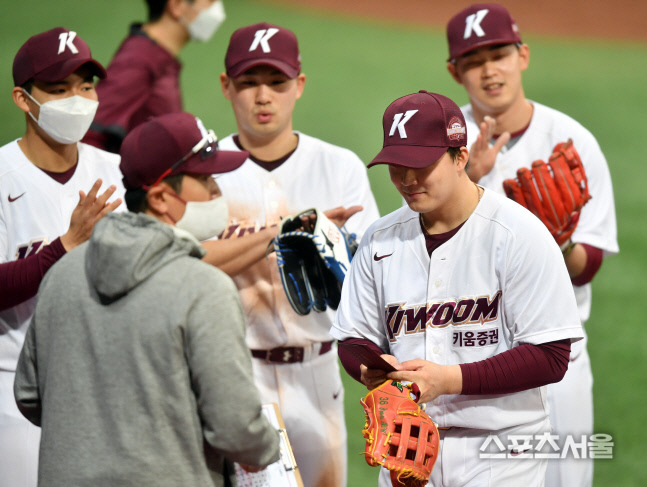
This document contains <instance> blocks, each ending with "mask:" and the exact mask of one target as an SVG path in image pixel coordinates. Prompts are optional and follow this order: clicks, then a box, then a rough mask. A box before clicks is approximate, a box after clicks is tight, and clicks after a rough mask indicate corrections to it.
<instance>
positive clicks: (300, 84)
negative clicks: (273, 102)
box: [297, 73, 306, 100]
mask: <svg viewBox="0 0 647 487" xmlns="http://www.w3.org/2000/svg"><path fill="white" fill-rule="evenodd" d="M305 84H306V75H305V74H303V73H299V75H298V76H297V100H298V99H299V98H301V95H302V94H303V89H304V88H305Z"/></svg>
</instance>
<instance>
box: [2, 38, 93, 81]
mask: <svg viewBox="0 0 647 487" xmlns="http://www.w3.org/2000/svg"><path fill="white" fill-rule="evenodd" d="M84 64H89V65H90V66H91V67H92V68H93V70H94V74H96V75H97V76H98V77H99V78H105V77H106V70H105V69H104V68H103V66H102V65H101V64H100V63H99V62H98V61H96V60H95V59H92V53H91V52H90V47H88V45H87V44H86V42H85V41H84V40H83V39H81V38H80V37H79V36H78V35H76V32H74V31H72V30H67V29H65V28H64V27H57V28H55V29H51V30H48V31H47V32H43V33H41V34H37V35H35V36H32V37H30V38H29V39H28V40H27V42H25V43H24V44H23V45H22V47H21V48H20V49H19V50H18V52H17V53H16V57H14V59H13V82H14V86H22V85H24V84H25V83H26V82H27V81H29V80H31V79H34V80H36V81H44V82H49V83H53V82H55V81H61V80H63V79H65V78H67V77H68V76H69V75H71V74H72V73H73V72H74V71H76V70H77V69H79V68H80V67H81V66H83V65H84Z"/></svg>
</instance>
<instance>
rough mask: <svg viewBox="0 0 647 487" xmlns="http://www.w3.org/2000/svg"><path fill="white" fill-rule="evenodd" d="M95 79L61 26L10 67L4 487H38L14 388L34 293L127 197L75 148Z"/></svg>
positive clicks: (74, 38) (0, 447) (2, 171)
mask: <svg viewBox="0 0 647 487" xmlns="http://www.w3.org/2000/svg"><path fill="white" fill-rule="evenodd" d="M94 76H99V77H102V76H105V71H104V69H103V67H102V66H101V65H100V64H99V63H98V62H97V61H95V60H94V59H93V58H92V55H91V53H90V49H89V47H88V45H87V44H86V43H85V42H84V41H83V40H82V39H81V38H80V37H79V36H78V35H77V34H76V32H74V31H70V30H67V29H64V28H62V27H59V28H55V29H51V30H48V31H46V32H43V33H41V34H38V35H35V36H33V37H31V38H30V39H29V40H27V42H25V44H23V45H22V47H21V48H20V49H19V50H18V53H17V54H16V56H15V58H14V63H13V79H14V85H15V88H14V89H13V92H12V95H13V100H14V102H15V104H16V106H18V108H19V109H20V110H22V111H23V112H24V113H25V120H26V125H27V127H26V130H25V134H24V135H23V137H22V138H20V139H18V140H15V141H13V142H10V143H8V144H6V145H5V146H3V147H1V148H0V288H1V289H2V296H0V472H2V474H1V475H0V486H2V487H23V486H35V485H36V471H37V465H38V443H39V437H40V429H39V428H36V427H35V426H33V425H32V424H31V423H29V422H28V421H26V420H25V418H23V417H22V415H21V414H20V412H19V411H18V409H17V408H16V404H15V401H14V399H13V390H12V389H13V382H14V373H15V367H16V361H17V360H18V355H19V353H20V349H21V347H22V344H23V340H24V337H25V333H26V331H27V327H28V325H29V322H30V319H31V316H32V313H33V311H34V306H35V301H36V299H35V298H34V296H35V295H36V292H37V290H38V285H39V284H40V281H41V279H42V278H43V276H44V274H45V272H46V271H47V270H48V269H49V268H50V267H51V266H52V265H53V264H54V263H55V262H56V261H57V260H58V259H59V258H60V257H61V256H63V254H65V253H66V252H67V251H69V250H71V249H73V248H74V247H76V246H77V245H79V244H80V243H82V242H83V241H85V240H87V239H88V238H89V237H90V234H91V233H92V229H93V227H94V224H95V223H96V222H97V221H98V220H99V219H101V218H102V217H103V216H104V215H106V214H107V213H109V212H111V211H112V210H114V209H115V208H117V206H119V205H120V203H121V197H122V196H123V193H124V189H123V185H122V183H121V173H120V171H119V167H118V164H119V158H118V157H117V156H115V155H113V154H109V153H107V152H103V151H100V150H98V149H95V148H94V147H90V146H87V145H85V144H83V143H79V142H78V141H79V140H80V139H81V137H83V135H84V134H85V131H86V130H87V129H88V127H89V126H90V122H91V121H92V117H93V116H94V113H95V111H96V107H97V94H96V92H95V90H94V81H93V78H94ZM106 185H107V186H108V187H107V189H105V187H106ZM102 187H103V188H104V189H101V188H102ZM86 192H87V193H86Z"/></svg>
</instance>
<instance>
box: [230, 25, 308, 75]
mask: <svg viewBox="0 0 647 487" xmlns="http://www.w3.org/2000/svg"><path fill="white" fill-rule="evenodd" d="M261 65H267V66H272V67H274V68H276V69H278V70H279V71H281V72H282V73H283V74H285V75H286V76H287V77H288V78H290V79H294V78H296V77H297V75H298V74H299V73H300V72H301V55H300V54H299V43H298V41H297V36H295V35H294V32H292V31H291V30H288V29H284V28H283V27H279V26H277V25H272V24H268V23H266V22H262V23H260V24H254V25H250V26H247V27H241V28H240V29H238V30H236V31H235V32H234V33H233V34H232V35H231V38H230V39H229V47H228V48H227V54H226V55H225V68H226V70H227V75H228V76H229V77H231V78H237V77H238V76H240V75H242V74H243V73H244V72H245V71H247V70H248V69H249V68H253V67H254V66H261Z"/></svg>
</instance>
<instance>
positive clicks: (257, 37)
mask: <svg viewBox="0 0 647 487" xmlns="http://www.w3.org/2000/svg"><path fill="white" fill-rule="evenodd" d="M278 31H279V29H277V28H276V27H271V28H269V29H267V30H266V29H261V30H257V31H256V34H254V42H252V45H251V46H250V47H249V52H252V51H253V50H254V49H256V48H257V47H258V46H259V45H260V46H261V49H262V50H263V52H265V53H268V52H271V51H272V49H270V44H269V42H267V41H269V40H270V38H271V37H272V36H273V35H274V34H276V33H277V32H278Z"/></svg>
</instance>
